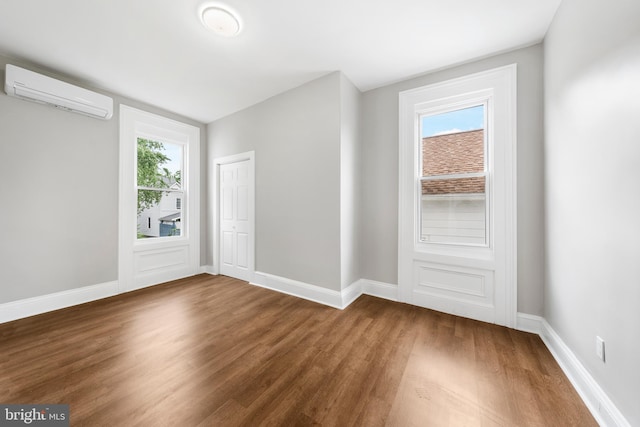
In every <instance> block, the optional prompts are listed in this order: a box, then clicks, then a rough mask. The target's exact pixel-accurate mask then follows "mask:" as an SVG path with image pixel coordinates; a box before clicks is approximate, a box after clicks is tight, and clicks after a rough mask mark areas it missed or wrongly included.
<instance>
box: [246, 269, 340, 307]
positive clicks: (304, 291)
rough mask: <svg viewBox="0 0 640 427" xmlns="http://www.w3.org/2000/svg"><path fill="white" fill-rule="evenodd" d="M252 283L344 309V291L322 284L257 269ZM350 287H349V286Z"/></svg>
mask: <svg viewBox="0 0 640 427" xmlns="http://www.w3.org/2000/svg"><path fill="white" fill-rule="evenodd" d="M253 277H254V278H253V281H252V282H251V284H252V285H256V286H260V287H262V288H266V289H271V290H274V291H278V292H282V293H283V294H287V295H293V296H295V297H298V298H302V299H306V300H309V301H313V302H317V303H319V304H324V305H328V306H330V307H334V308H339V309H343V308H344V306H343V298H342V293H341V292H338V291H333V290H331V289H327V288H323V287H321V286H316V285H311V284H309V283H304V282H299V281H297V280H292V279H287V278H286V277H280V276H275V275H273V274H268V273H262V272H260V271H256V272H255V274H254V276H253ZM347 289H348V288H347Z"/></svg>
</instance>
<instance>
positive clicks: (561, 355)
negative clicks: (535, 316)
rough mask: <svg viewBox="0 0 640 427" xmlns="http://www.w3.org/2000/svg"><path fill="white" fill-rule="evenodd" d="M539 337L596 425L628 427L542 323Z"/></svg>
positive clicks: (603, 393)
mask: <svg viewBox="0 0 640 427" xmlns="http://www.w3.org/2000/svg"><path fill="white" fill-rule="evenodd" d="M540 337H541V338H542V341H544V343H545V345H546V346H547V348H548V349H549V351H550V352H551V354H552V355H553V357H554V358H555V359H556V361H557V362H558V365H560V368H561V369H562V370H563V371H564V373H565V375H566V376H567V377H568V378H569V381H571V384H573V387H574V388H575V389H576V391H577V392H578V394H579V395H580V397H581V398H582V400H583V401H584V403H585V405H587V408H589V411H591V414H592V415H593V417H594V418H595V419H596V421H597V422H598V424H599V425H601V426H604V427H631V424H629V422H628V421H627V420H626V418H625V417H624V415H622V413H621V412H620V411H619V410H618V408H617V407H616V406H615V404H614V403H613V402H612V401H611V399H609V396H607V394H606V393H605V392H604V390H602V388H601V387H600V385H599V384H598V383H597V382H596V380H595V379H594V378H593V377H592V376H591V374H590V373H589V371H587V369H586V368H585V367H584V366H583V365H582V363H580V361H579V360H578V358H577V357H576V356H575V354H574V353H573V352H572V351H571V349H570V348H569V347H568V346H567V345H566V344H565V343H564V341H562V338H560V336H559V335H558V334H557V333H556V331H554V330H553V328H552V327H551V326H550V325H549V323H547V321H546V320H544V319H542V331H541V333H540Z"/></svg>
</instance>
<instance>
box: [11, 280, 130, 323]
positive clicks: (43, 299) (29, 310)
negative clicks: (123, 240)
mask: <svg viewBox="0 0 640 427" xmlns="http://www.w3.org/2000/svg"><path fill="white" fill-rule="evenodd" d="M117 294H118V282H117V281H114V282H108V283H102V284H99V285H93V286H85V287H83V288H77V289H70V290H68V291H62V292H56V293H54V294H48V295H42V296H38V297H33V298H27V299H22V300H18V301H13V302H8V303H5V304H0V323H5V322H11V321H13V320H18V319H22V318H24V317H29V316H35V315H36V314H42V313H46V312H49V311H54V310H59V309H61V308H67V307H71V306H72V305H78V304H84V303H85V302H90V301H95V300H99V299H102V298H107V297H110V296H113V295H117Z"/></svg>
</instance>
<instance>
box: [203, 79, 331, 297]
mask: <svg viewBox="0 0 640 427" xmlns="http://www.w3.org/2000/svg"><path fill="white" fill-rule="evenodd" d="M340 82H341V75H340V73H338V72H335V73H331V74H329V75H326V76H324V77H321V78H319V79H317V80H314V81H312V82H310V83H307V84H305V85H303V86H300V87H298V88H295V89H292V90H290V91H287V92H284V93H282V94H280V95H277V96H274V97H273V98H270V99H268V100H266V101H264V102H262V103H260V104H257V105H254V106H253V107H250V108H247V109H245V110H242V111H240V112H238V113H235V114H232V115H230V116H227V117H225V118H223V119H220V120H217V121H215V122H213V123H210V124H209V125H208V128H207V132H208V140H209V147H208V149H209V177H208V180H209V181H210V182H212V180H213V177H212V176H211V174H212V173H213V171H214V168H213V166H212V165H213V160H214V159H215V158H218V157H224V156H229V155H232V154H237V153H242V152H246V151H252V150H254V151H255V159H256V236H255V238H256V270H257V271H261V272H264V273H269V274H274V275H277V276H281V277H286V278H288V279H293V280H298V281H302V282H306V283H310V284H313V285H317V286H322V287H326V288H328V289H332V290H340V288H341V268H340V267H341V265H340V262H341V257H340V248H341V246H340V137H341V127H340V102H341V101H340ZM211 191H213V189H212V190H211ZM209 199H210V203H209V205H211V202H212V201H213V200H214V195H213V193H212V192H210V195H209ZM209 215H210V217H212V215H213V213H212V212H211V211H210V212H209ZM207 240H208V241H209V246H208V251H207V254H208V255H207V263H208V264H210V265H214V260H213V248H212V247H211V238H210V237H209V238H208V239H207ZM215 262H217V260H216V261H215Z"/></svg>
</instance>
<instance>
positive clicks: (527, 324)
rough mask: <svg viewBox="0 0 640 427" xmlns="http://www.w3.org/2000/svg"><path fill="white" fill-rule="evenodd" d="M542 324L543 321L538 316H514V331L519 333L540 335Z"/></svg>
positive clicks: (524, 314)
mask: <svg viewBox="0 0 640 427" xmlns="http://www.w3.org/2000/svg"><path fill="white" fill-rule="evenodd" d="M542 322H544V319H543V318H542V317H540V316H535V315H533V314H527V313H517V314H516V329H517V330H519V331H523V332H530V333H532V334H536V335H540V334H541V333H542Z"/></svg>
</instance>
